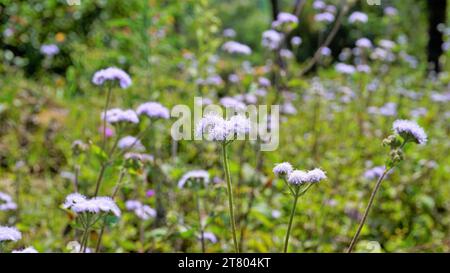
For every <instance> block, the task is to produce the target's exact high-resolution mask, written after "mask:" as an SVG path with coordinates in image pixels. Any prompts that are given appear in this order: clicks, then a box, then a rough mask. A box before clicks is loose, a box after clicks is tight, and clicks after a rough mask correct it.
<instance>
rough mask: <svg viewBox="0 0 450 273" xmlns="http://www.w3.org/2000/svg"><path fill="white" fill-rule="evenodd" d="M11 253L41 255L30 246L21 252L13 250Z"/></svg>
mask: <svg viewBox="0 0 450 273" xmlns="http://www.w3.org/2000/svg"><path fill="white" fill-rule="evenodd" d="M11 253H39V252H38V251H37V250H36V249H35V248H34V247H32V246H30V247H27V248H24V249H21V250H13V251H12V252H11Z"/></svg>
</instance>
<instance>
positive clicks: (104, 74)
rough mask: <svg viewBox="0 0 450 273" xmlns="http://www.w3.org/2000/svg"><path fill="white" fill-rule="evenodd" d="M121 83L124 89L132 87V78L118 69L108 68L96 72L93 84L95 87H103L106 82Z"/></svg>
mask: <svg viewBox="0 0 450 273" xmlns="http://www.w3.org/2000/svg"><path fill="white" fill-rule="evenodd" d="M116 80H117V81H119V85H120V87H121V88H122V89H125V88H127V87H129V86H130V85H131V78H130V76H129V75H128V74H127V73H126V72H125V71H123V70H122V69H119V68H117V67H108V68H106V69H101V70H99V71H97V72H95V74H94V77H93V78H92V82H93V83H94V84H95V85H103V84H104V83H105V81H116Z"/></svg>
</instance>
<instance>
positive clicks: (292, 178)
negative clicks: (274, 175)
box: [288, 170, 308, 185]
mask: <svg viewBox="0 0 450 273" xmlns="http://www.w3.org/2000/svg"><path fill="white" fill-rule="evenodd" d="M307 181H308V176H307V173H306V172H304V171H299V170H295V171H292V172H291V173H289V176H288V182H289V183H290V184H293V185H300V184H303V183H305V182H307Z"/></svg>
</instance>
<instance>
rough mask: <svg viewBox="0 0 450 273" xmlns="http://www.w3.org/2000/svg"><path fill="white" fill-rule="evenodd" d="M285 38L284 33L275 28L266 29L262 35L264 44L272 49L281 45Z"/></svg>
mask: <svg viewBox="0 0 450 273" xmlns="http://www.w3.org/2000/svg"><path fill="white" fill-rule="evenodd" d="M283 38H284V35H283V34H282V33H280V32H277V31H275V30H273V29H270V30H267V31H264V32H263V35H262V46H263V47H265V48H267V49H270V50H276V49H278V48H279V47H280V45H281V42H282V41H283Z"/></svg>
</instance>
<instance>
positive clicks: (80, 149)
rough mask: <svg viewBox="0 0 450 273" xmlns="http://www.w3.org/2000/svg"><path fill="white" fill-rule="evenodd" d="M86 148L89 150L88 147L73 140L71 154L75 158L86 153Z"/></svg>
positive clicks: (79, 141) (81, 142)
mask: <svg viewBox="0 0 450 273" xmlns="http://www.w3.org/2000/svg"><path fill="white" fill-rule="evenodd" d="M88 148H89V145H88V144H86V143H84V142H83V141H81V140H75V141H74V142H73V143H72V153H73V154H74V155H76V156H78V155H80V154H82V153H84V152H86V151H87V149H88Z"/></svg>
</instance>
